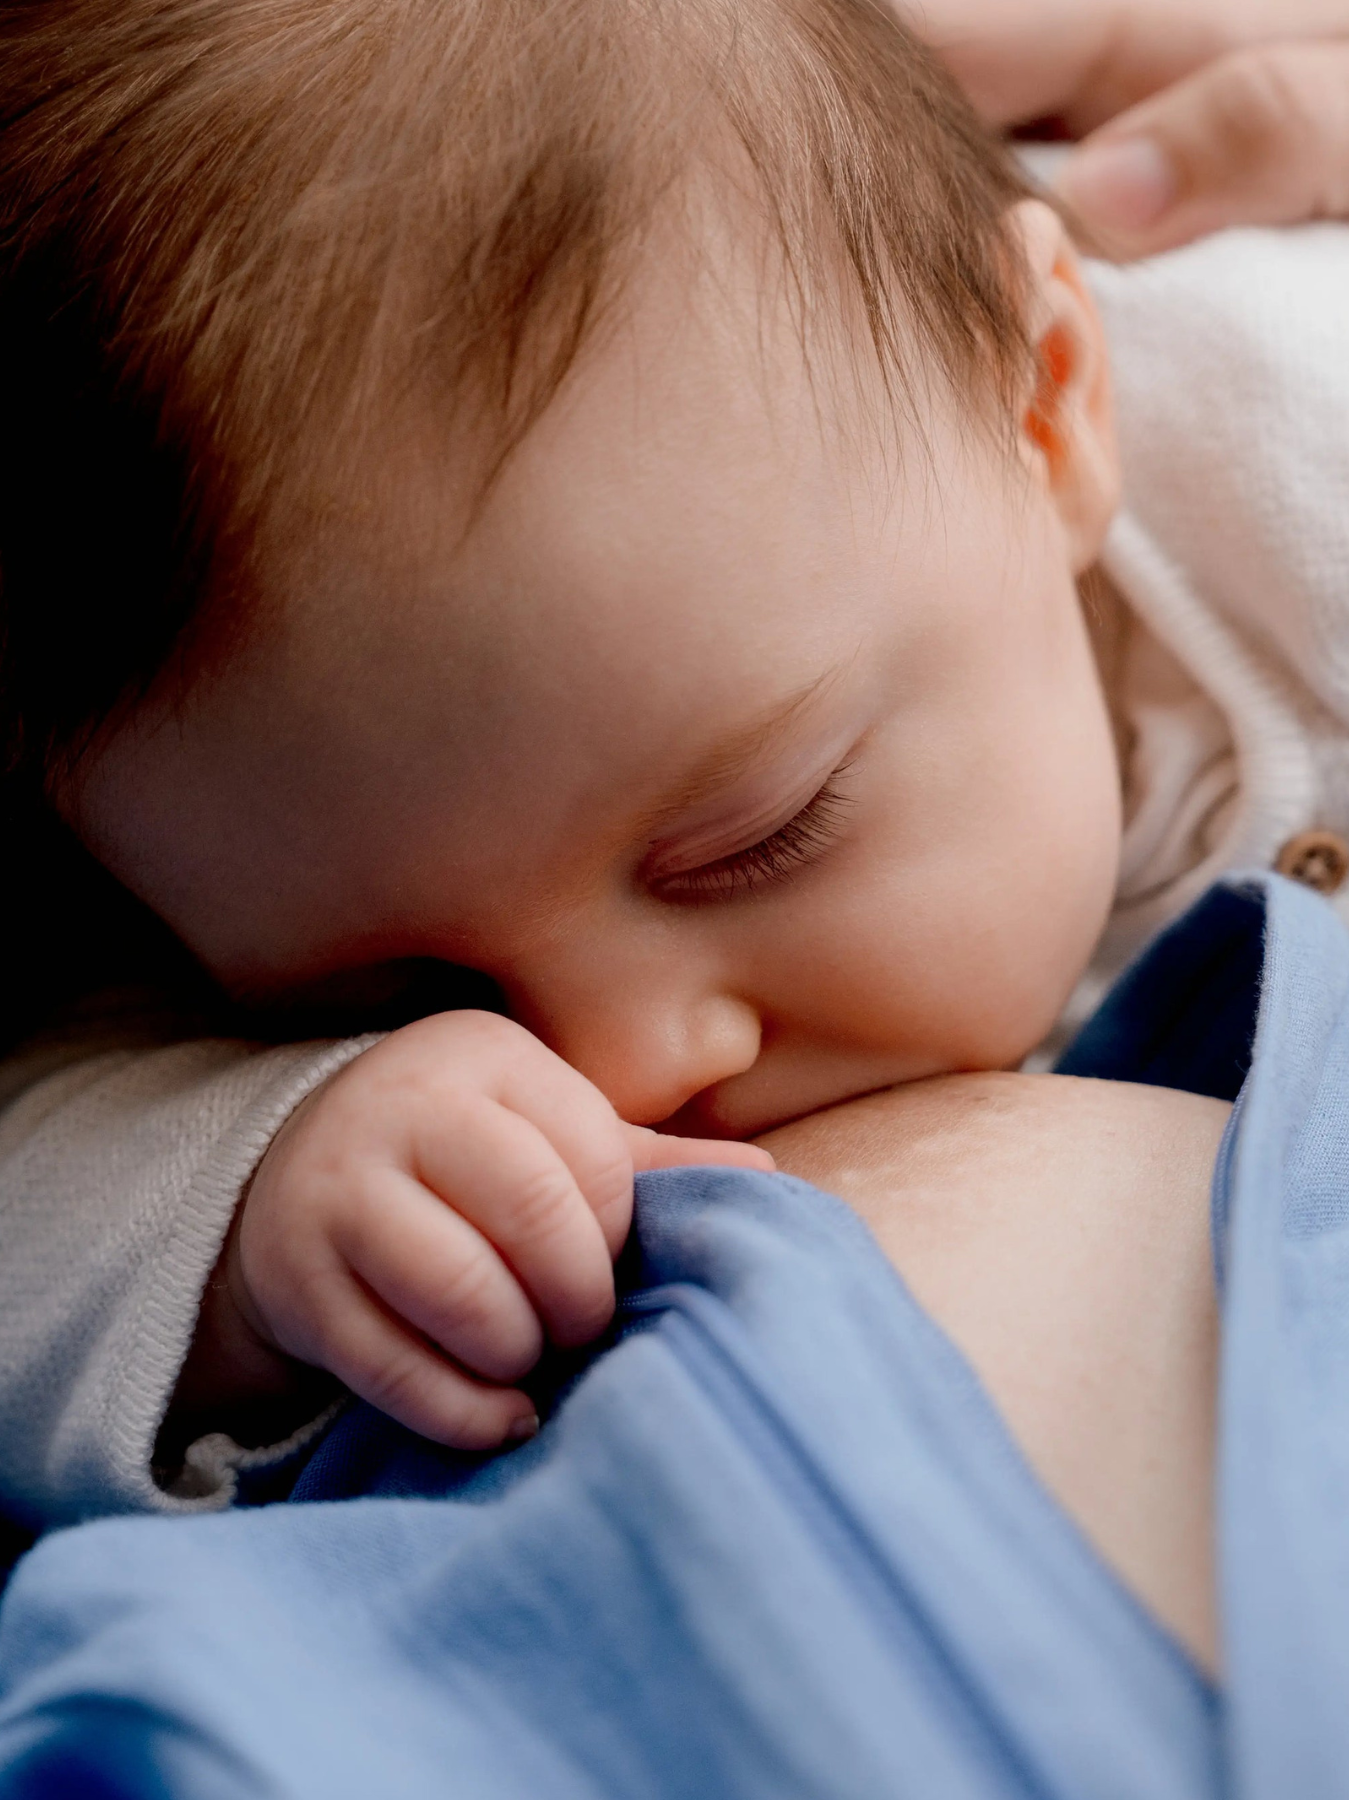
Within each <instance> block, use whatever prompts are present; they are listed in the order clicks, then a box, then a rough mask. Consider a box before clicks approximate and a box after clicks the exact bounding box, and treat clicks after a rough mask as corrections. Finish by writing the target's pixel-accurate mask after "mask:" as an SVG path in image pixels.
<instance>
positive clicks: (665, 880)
mask: <svg viewBox="0 0 1349 1800" xmlns="http://www.w3.org/2000/svg"><path fill="white" fill-rule="evenodd" d="M3 31H4V34H5V36H6V37H7V38H8V39H9V40H11V41H8V42H0V70H3V74H0V84H2V85H0V101H2V102H3V106H4V117H3V120H0V131H2V133H3V135H0V182H3V188H4V192H3V207H4V231H5V240H4V241H5V243H6V244H7V246H8V247H7V248H6V249H5V251H4V257H5V266H4V269H3V270H2V271H0V276H2V277H3V282H4V288H3V295H2V297H0V332H2V333H3V338H2V339H0V341H4V342H5V344H6V346H7V348H6V350H5V353H4V354H5V356H6V359H7V361H8V363H9V365H10V366H9V368H8V370H7V376H6V380H7V386H8V388H9V389H10V392H11V395H12V401H13V404H12V409H11V421H14V420H17V421H18V429H17V431H15V429H14V425H13V423H12V422H11V425H10V427H9V429H10V432H11V438H10V446H9V448H10V452H11V455H10V457H9V458H8V459H7V460H8V461H9V462H10V463H11V465H12V466H11V467H10V469H9V470H8V471H7V473H6V477H5V482H4V489H5V491H4V493H3V495H0V512H2V513H3V519H2V521H0V556H2V557H3V560H4V572H5V577H6V588H5V608H6V612H5V620H4V626H5V632H6V664H5V669H4V681H5V707H6V721H7V724H8V725H9V727H10V739H11V742H10V751H11V759H12V761H13V762H14V763H15V764H16V766H26V767H27V768H29V769H32V770H38V771H40V772H41V773H42V774H43V775H44V776H45V779H46V781H47V784H48V789H49V792H50V793H51V794H52V795H53V796H54V798H55V800H56V802H57V804H58V806H59V808H60V809H61V811H62V812H63V813H64V815H65V816H66V817H67V818H68V819H69V820H70V821H71V823H72V824H73V825H74V826H75V828H76V829H77V831H78V832H79V833H80V835H81V836H82V837H83V838H84V840H85V841H86V843H87V844H88V845H89V846H90V847H91V848H92V850H93V851H94V853H95V854H96V855H97V856H98V857H99V858H100V859H101V860H102V861H103V862H105V863H106V864H107V866H108V867H109V868H110V869H111V870H112V871H113V872H114V874H116V875H117V876H118V877H119V878H120V879H121V880H122V881H124V882H125V883H126V884H127V885H128V886H129V887H130V888H131V889H132V890H133V891H134V892H136V893H137V894H139V895H140V896H141V897H142V898H143V899H144V900H145V901H147V902H148V903H149V905H150V906H152V907H153V908H154V909H155V910H156V911H157V912H158V913H160V914H161V916H162V917H163V918H164V919H165V920H167V922H168V923H169V924H170V925H171V926H172V927H173V928H174V929H175V930H176V931H177V932H178V933H179V934H180V935H181V937H182V938H183V939H184V940H185V941H186V942H187V944H188V945H189V946H190V947H191V948H192V949H193V950H194V951H195V952H196V953H197V955H198V956H199V957H200V958H201V959H202V960H203V961H204V962H205V963H206V964H207V966H208V967H209V968H210V969H212V970H213V971H214V972H215V973H216V974H217V975H218V976H219V977H220V978H221V979H222V980H223V981H224V982H225V983H226V985H228V986H230V987H232V988H233V989H235V990H236V991H239V992H243V993H246V994H249V995H256V996H268V997H270V996H273V995H279V994H283V993H287V992H294V991H299V990H302V989H305V988H309V987H312V986H315V985H316V984H322V983H323V982H325V981H327V980H329V979H331V978H333V977H335V976H347V975H351V974H353V973H359V972H360V971H363V970H367V969H368V970H373V971H378V970H381V969H383V968H385V967H386V966H387V965H391V964H397V963H401V962H402V961H404V960H405V959H419V958H427V957H431V958H438V959H444V960H445V961H448V962H453V963H457V964H465V965H468V966H470V967H473V968H476V969H479V970H482V971H484V972H485V973H486V974H488V975H489V976H491V977H492V978H494V979H495V981H497V982H498V983H499V984H500V986H501V988H502V990H503V991H504V993H505V996H506V998H507V1001H508V1002H509V1005H510V1007H511V1010H512V1012H513V1013H514V1014H515V1016H516V1017H518V1018H519V1019H520V1020H521V1021H522V1022H523V1023H524V1024H526V1025H527V1026H529V1027H530V1028H531V1029H533V1030H535V1031H537V1032H538V1033H539V1034H540V1035H541V1036H542V1037H543V1038H544V1039H545V1040H546V1041H547V1042H548V1043H549V1044H551V1045H552V1046H553V1047H554V1048H555V1049H556V1050H558V1051H559V1052H560V1053H561V1054H562V1055H563V1056H565V1057H566V1058H567V1059H568V1060H569V1061H571V1062H572V1063H574V1064H575V1065H576V1066H577V1067H578V1068H579V1069H580V1070H581V1071H582V1072H583V1073H585V1074H587V1075H589V1076H590V1077H591V1078H592V1079H593V1080H595V1081H596V1082H597V1083H598V1084H599V1085H600V1086H601V1087H602V1088H603V1089H604V1090H605V1092H606V1093H607V1094H608V1095H609V1097H610V1098H611V1099H612V1100H613V1102H614V1104H615V1105H616V1106H617V1108H618V1109H619V1111H620V1112H621V1113H623V1114H624V1115H625V1116H626V1117H628V1118H629V1119H632V1120H634V1121H637V1122H646V1123H651V1122H658V1121H665V1120H669V1119H671V1118H673V1117H675V1116H676V1115H679V1118H680V1123H681V1125H695V1124H696V1127H697V1129H698V1130H699V1131H700V1132H709V1131H712V1132H721V1133H725V1134H734V1135H743V1134H749V1133H751V1132H754V1131H757V1130H760V1129H763V1128H766V1127H767V1126H768V1125H770V1124H773V1123H775V1122H778V1121H781V1120H784V1119H786V1118H788V1117H791V1116H793V1115H796V1114H799V1113H801V1112H804V1111H809V1110H813V1109H815V1108H817V1107H819V1106H823V1105H826V1104H828V1103H829V1102H831V1101H835V1100H838V1099H841V1098H844V1097H845V1096H848V1095H851V1094H855V1093H859V1092H862V1091H865V1090H868V1089H872V1088H876V1087H879V1086H885V1085H889V1084H891V1083H894V1082H897V1081H902V1080H906V1079H911V1078H915V1077H920V1076H924V1075H928V1074H931V1073H934V1072H937V1071H946V1070H955V1069H970V1068H988V1067H998V1066H1003V1065H1006V1064H1008V1063H1012V1062H1015V1061H1016V1060H1017V1059H1019V1058H1020V1057H1021V1056H1022V1055H1023V1054H1024V1053H1025V1052H1026V1051H1027V1050H1028V1049H1029V1048H1030V1047H1031V1046H1032V1045H1033V1044H1034V1043H1035V1042H1036V1041H1037V1040H1038V1039H1039V1037H1040V1036H1041V1035H1042V1034H1043V1033H1044V1031H1045V1030H1046V1029H1047V1028H1048V1026H1049V1025H1050V1024H1051V1023H1052V1021H1053V1019H1054V1017H1055V1015H1056V1013H1057V1011H1058V1009H1059V1007H1060V1006H1061V1004H1062V1002H1063V1000H1064V998H1065V996H1066V994H1067V992H1068V991H1069V989H1070V988H1071V986H1072V985H1073V983H1074V981H1075V979H1076V978H1077V976H1078V974H1079V973H1080V971H1081V969H1082V967H1083V965H1084V963H1085V962H1086V960H1087V958H1088V957H1089V955H1090V952H1091V950H1092V947H1093V945H1094V943H1095V941H1096V938H1097V937H1098V935H1099V932H1100V930H1101V927H1102V925H1103V923H1104V920H1105V917H1106V914H1107V911H1108V908H1109V905H1110V899H1111V894H1112V890H1113V883H1114V876H1115V861H1116V853H1117V845H1118V835H1119V817H1118V813H1119V801H1118V781H1117V776H1116V771H1115V765H1114V755H1113V749H1112V742H1111V733H1110V727H1109V722H1108V718H1107V714H1106V709H1105V706H1104V703H1103V700H1102V697H1101V692H1100V688H1099V684H1098V681H1097V678H1096V673H1095V667H1094V662H1093V658H1092V655H1091V651H1090V648H1089V645H1088V641H1087V636H1086V632H1085V628H1084V624H1083V619H1082V616H1081V609H1080V605H1079V602H1078V597H1077V591H1076V577H1077V576H1078V575H1079V574H1080V573H1081V572H1083V571H1084V570H1085V569H1086V568H1087V566H1088V565H1089V564H1090V563H1091V561H1092V560H1093V558H1094V556H1095V554H1096V551H1097V549H1098V547H1099V543H1100V540H1101V537H1102V535H1103V533H1104V530H1105V528H1106V525H1107V523H1108V520H1109V516H1110V512H1111V510H1112V507H1113V504H1114V490H1115V471H1114V457H1113V448H1112V442H1111V434H1110V420H1109V402H1108V391H1107V377H1106V372H1105V368H1104V364H1103V352H1102V346H1101V342H1100V337H1099V332H1098V328H1097V325H1096V321H1095V318H1094V315H1093V313H1092V309H1091V307H1090V304H1089V302H1088V301H1087V300H1086V298H1085V297H1084V294H1083V291H1082V288H1081V285H1080V282H1079V279H1078V275H1077V271H1076V265H1075V263H1074V260H1073V257H1072V254H1071V251H1070V250H1069V248H1068V246H1067V244H1066V242H1065V239H1064V236H1063V233H1062V231H1061V228H1060V226H1059V223H1058V220H1057V219H1056V217H1055V216H1054V215H1053V213H1052V212H1050V211H1049V209H1048V208H1046V207H1045V206H1043V205H1042V204H1040V203H1039V202H1036V201H1034V200H1028V199H1026V198H1025V197H1024V195H1023V193H1022V190H1021V189H1020V187H1019V186H1018V183H1017V181H1016V179H1015V177H1014V176H1013V175H1012V174H1011V173H1010V172H1009V171H1008V169H1007V167H1006V166H1005V165H1004V164H1003V163H1002V161H1001V160H1000V158H999V156H998V153H997V152H996V150H994V149H993V148H992V147H991V146H989V145H988V144H987V143H986V142H985V141H984V140H983V138H982V137H981V135H980V133H979V131H978V129H977V127H976V126H975V125H974V124H973V122H972V121H971V120H970V118H969V117H968V115H967V114H966V112H965V110H964V109H963V107H962V106H961V104H960V102H959V101H958V99H957V98H956V97H955V96H954V95H953V94H952V92H951V91H950V89H949V88H948V86H947V85H946V83H945V81H944V80H943V79H942V77H941V76H940V75H939V74H938V73H937V72H936V71H935V70H934V69H933V67H932V66H931V65H930V63H929V62H928V61H927V59H926V58H925V57H924V56H923V55H922V54H921V53H920V52H919V51H918V50H917V48H916V47H915V45H914V44H913V42H912V41H911V39H910V38H909V37H908V36H907V35H906V34H905V33H904V31H903V30H902V29H901V28H900V26H899V25H898V24H897V23H896V22H895V21H894V19H893V18H891V17H890V16H889V15H888V14H887V13H886V12H885V11H884V10H883V9H882V7H881V6H880V5H879V4H873V0H61V3H59V4H58V3H57V0H52V3H51V4H47V5H41V4H39V5H34V6H30V7H27V8H24V9H18V10H16V11H14V12H12V13H11V14H10V15H9V16H8V18H7V19H6V21H5V23H4V26H3Z"/></svg>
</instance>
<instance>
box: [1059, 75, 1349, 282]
mask: <svg viewBox="0 0 1349 1800" xmlns="http://www.w3.org/2000/svg"><path fill="white" fill-rule="evenodd" d="M1058 185H1059V190H1060V192H1061V193H1062V195H1063V197H1064V199H1065V200H1066V201H1067V202H1068V204H1069V206H1071V207H1072V209H1073V211H1074V212H1075V213H1077V215H1078V216H1079V218H1081V220H1082V221H1083V223H1084V224H1086V225H1087V226H1088V227H1089V228H1090V230H1091V231H1092V232H1093V233H1094V234H1095V235H1096V236H1097V238H1098V239H1099V240H1100V242H1101V245H1102V247H1103V248H1104V249H1106V250H1107V251H1109V252H1110V253H1112V254H1114V255H1117V256H1120V257H1130V256H1144V255H1150V254H1153V253H1155V252H1157V251H1160V250H1168V249H1172V248H1174V247H1175V246H1176V245H1178V244H1184V243H1188V242H1189V241H1190V240H1191V239H1193V238H1197V237H1202V236H1204V235H1205V234H1206V233H1207V232H1210V231H1217V230H1220V229H1222V228H1223V227H1224V226H1228V225H1281V224H1291V223H1294V222H1296V221H1298V220H1303V219H1317V218H1345V217H1349V44H1344V43H1300V44H1276V45H1272V46H1265V47H1262V48H1259V49H1253V50H1241V51H1237V52H1235V53H1234V54H1232V55H1229V56H1225V57H1222V58H1220V59H1219V60H1218V61H1217V62H1215V63H1213V64H1211V65H1210V66H1209V67H1207V68H1204V69H1201V70H1199V71H1198V72H1197V73H1196V74H1194V75H1191V76H1189V77H1188V78H1187V79H1186V80H1184V81H1182V82H1179V83H1177V85H1176V86H1175V87H1172V88H1170V89H1168V90H1167V91H1166V92H1165V93H1162V94H1158V95H1156V96H1155V97H1154V98H1153V99H1151V100H1147V101H1145V102H1143V104H1142V105H1140V106H1137V107H1134V108H1133V109H1132V110H1130V111H1129V112H1127V113H1124V114H1123V115H1121V117H1119V118H1118V119H1115V120H1113V121H1112V123H1111V124H1109V125H1108V126H1106V127H1105V128H1104V129H1103V130H1101V131H1099V132H1097V133H1096V134H1095V135H1094V136H1093V137H1091V138H1088V139H1087V140H1086V141H1085V142H1084V143H1083V144H1082V145H1081V146H1080V147H1079V148H1078V149H1077V150H1076V151H1075V152H1074V153H1073V155H1072V156H1070V157H1069V158H1068V160H1067V162H1066V163H1065V165H1064V167H1063V169H1062V171H1061V172H1060V175H1059V184H1058Z"/></svg>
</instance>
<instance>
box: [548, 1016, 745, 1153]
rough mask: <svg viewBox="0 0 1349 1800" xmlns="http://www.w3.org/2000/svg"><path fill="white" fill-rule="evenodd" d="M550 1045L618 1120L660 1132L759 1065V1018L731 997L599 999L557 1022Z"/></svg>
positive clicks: (551, 1035)
mask: <svg viewBox="0 0 1349 1800" xmlns="http://www.w3.org/2000/svg"><path fill="white" fill-rule="evenodd" d="M558 1024H559V1028H558V1029H555V1030H553V1031H551V1032H550V1033H548V1036H549V1041H550V1042H551V1043H552V1046H553V1048H554V1049H555V1050H557V1051H558V1053H559V1054H560V1055H561V1056H563V1057H565V1058H566V1060H567V1061H568V1062H569V1063H571V1064H572V1066H573V1067H574V1068H577V1069H579V1070H580V1071H581V1073H582V1074H583V1075H585V1076H586V1077H587V1078H588V1079H589V1080H591V1081H593V1082H594V1083H595V1085H596V1086H597V1087H598V1088H599V1089H600V1090H601V1091H602V1092H603V1093H604V1094H605V1095H607V1097H608V1099H609V1100H610V1102H611V1103H612V1105H613V1107H614V1109H615V1110H616V1111H617V1112H618V1114H619V1115H620V1117H622V1118H624V1119H627V1120H628V1121H629V1122H630V1123H631V1124H634V1125H657V1124H660V1123H661V1121H662V1120H665V1119H668V1118H669V1117H670V1116H671V1114H673V1113H676V1112H678V1111H679V1109H680V1108H681V1107H682V1106H685V1105H687V1104H688V1102H689V1101H690V1100H692V1099H693V1098H694V1096H695V1095H696V1094H700V1093H702V1092H703V1091H704V1089H706V1088H710V1087H714V1086H715V1085H716V1084H717V1083H718V1082H719V1081H726V1080H729V1079H730V1077H731V1076H733V1075H741V1074H743V1073H744V1071H745V1070H746V1069H748V1068H750V1067H751V1066H752V1065H753V1063H754V1062H755V1061H756V1060H757V1058H758V1055H759V1046H760V1041H761V1038H762V1026H761V1022H760V1019H759V1014H758V1010H757V1009H756V1008H755V1007H753V1006H751V1005H750V1004H749V1003H748V1002H746V1001H744V1000H741V999H739V998H737V997H735V996H733V995H728V994H713V995H702V996H698V997H696V998H681V999H676V998H673V997H669V998H664V999H663V998H662V997H661V996H658V995H646V996H642V995H640V994H637V995H633V996H630V997H625V998H624V999H623V1000H622V1001H621V1002H620V1001H619V1000H618V997H617V996H614V997H611V998H608V999H606V998H605V997H604V996H600V997H598V998H597V1001H596V1003H595V1004H594V1005H593V1006H591V1007H588V1008H586V1009H585V1010H584V1012H582V1013H576V1014H573V1016H572V1017H571V1018H569V1019H568V1020H567V1021H565V1022H563V1021H559V1022H558Z"/></svg>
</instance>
